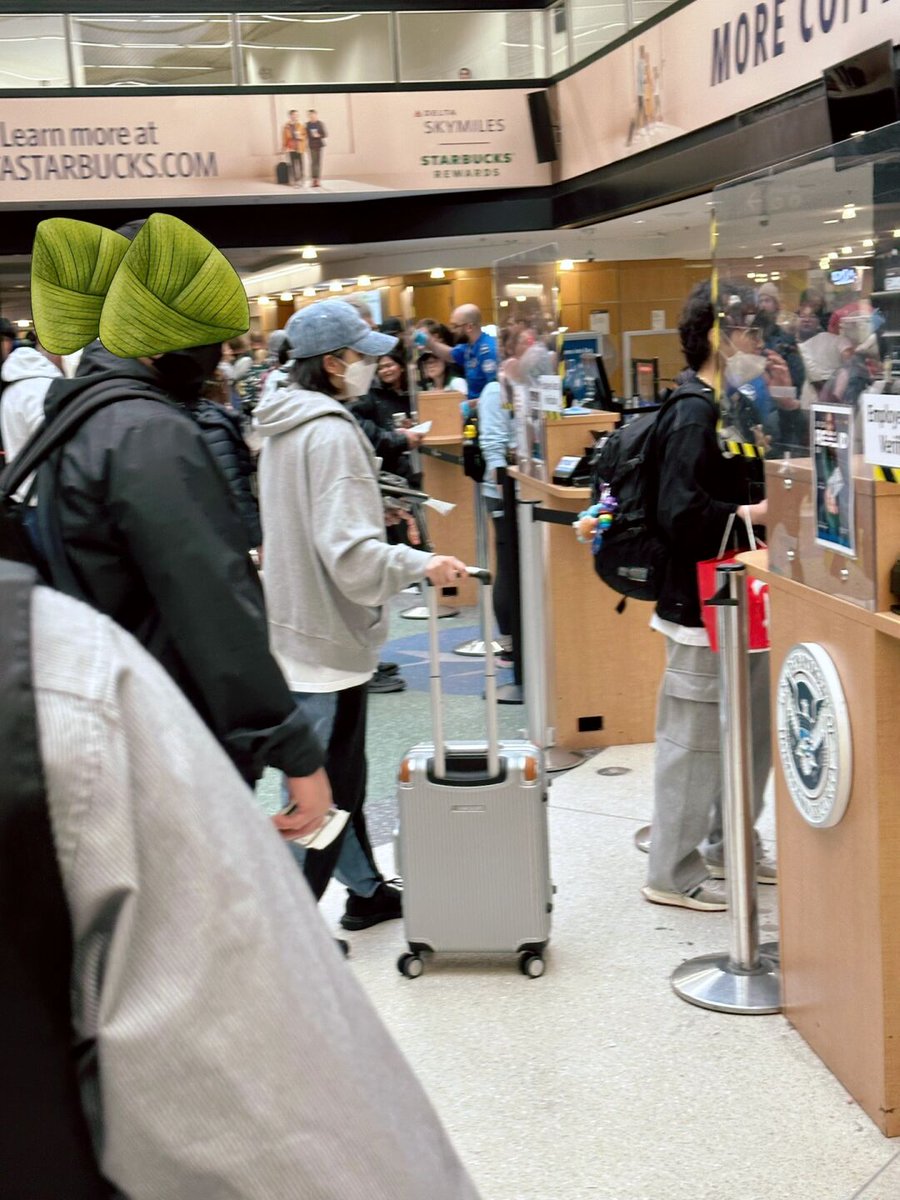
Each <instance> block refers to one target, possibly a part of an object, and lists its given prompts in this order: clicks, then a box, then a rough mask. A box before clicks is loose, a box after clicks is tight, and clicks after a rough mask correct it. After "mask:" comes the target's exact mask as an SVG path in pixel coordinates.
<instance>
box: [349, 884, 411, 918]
mask: <svg viewBox="0 0 900 1200" xmlns="http://www.w3.org/2000/svg"><path fill="white" fill-rule="evenodd" d="M402 916H403V893H402V892H401V890H400V888H399V887H397V886H396V881H394V880H391V882H390V883H379V885H378V887H377V888H376V890H375V892H374V893H373V895H371V896H357V895H356V893H355V892H350V893H349V894H348V895H347V907H346V908H345V909H344V915H343V916H342V917H341V926H342V927H343V928H344V929H368V928H369V926H370V925H380V924H381V922H382V921H394V920H396V919H397V917H402Z"/></svg>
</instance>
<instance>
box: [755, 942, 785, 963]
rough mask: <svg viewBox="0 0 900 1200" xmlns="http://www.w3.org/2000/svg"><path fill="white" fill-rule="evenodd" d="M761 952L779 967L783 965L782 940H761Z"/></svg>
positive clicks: (763, 956)
mask: <svg viewBox="0 0 900 1200" xmlns="http://www.w3.org/2000/svg"><path fill="white" fill-rule="evenodd" d="M759 954H760V957H761V958H765V959H768V961H769V962H772V963H775V965H776V966H777V967H780V966H781V942H760V945H759Z"/></svg>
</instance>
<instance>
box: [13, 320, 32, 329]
mask: <svg viewBox="0 0 900 1200" xmlns="http://www.w3.org/2000/svg"><path fill="white" fill-rule="evenodd" d="M30 324H31V322H30V321H24V320H23V321H16V325H18V327H19V329H27V328H28V326H29V325H30Z"/></svg>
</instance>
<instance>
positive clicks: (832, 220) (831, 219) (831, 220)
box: [822, 217, 841, 225]
mask: <svg viewBox="0 0 900 1200" xmlns="http://www.w3.org/2000/svg"><path fill="white" fill-rule="evenodd" d="M840 221H841V218H840V217H829V218H828V220H827V221H823V222H822V224H823V225H839V224H840Z"/></svg>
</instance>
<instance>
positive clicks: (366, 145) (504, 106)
mask: <svg viewBox="0 0 900 1200" xmlns="http://www.w3.org/2000/svg"><path fill="white" fill-rule="evenodd" d="M526 94H527V93H526V92H525V91H524V90H522V91H518V90H514V89H510V90H506V89H504V90H498V91H488V90H484V91H482V90H479V91H471V92H470V91H466V92H453V93H445V92H405V93H396V92H391V93H378V94H373V93H371V92H353V93H328V94H323V95H321V96H312V95H309V94H304V95H298V96H291V95H290V94H279V95H228V96H214V95H202V96H154V95H142V96H131V95H129V96H123V95H116V94H115V93H110V95H108V96H103V97H93V96H77V95H74V96H71V97H68V96H66V97H45V98H41V97H27V98H24V99H19V98H6V99H3V100H0V206H10V205H17V206H18V205H28V206H30V207H34V206H36V205H41V204H44V203H53V204H56V203H59V202H63V203H65V202H66V201H73V202H84V201H89V202H92V203H103V202H104V201H120V200H153V199H160V200H176V201H177V200H180V199H202V200H209V199H214V198H217V197H236V198H241V197H254V198H259V197H273V198H274V197H285V196H291V197H292V198H296V199H298V200H301V199H302V200H305V199H307V198H308V197H310V196H314V195H315V196H319V195H322V194H323V193H325V194H329V193H330V194H332V195H333V194H335V193H338V194H343V195H347V194H353V193H360V194H375V193H379V192H407V193H409V192H429V191H452V190H465V191H471V190H473V189H474V190H480V189H487V188H517V187H536V186H541V185H544V184H547V183H549V182H550V170H549V167H548V166H546V165H542V164H539V163H537V162H536V161H535V151H534V144H533V141H532V136H531V125H530V122H529V118H528V103H527V100H526ZM316 184H318V186H315V185H316ZM298 237H299V233H298Z"/></svg>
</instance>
